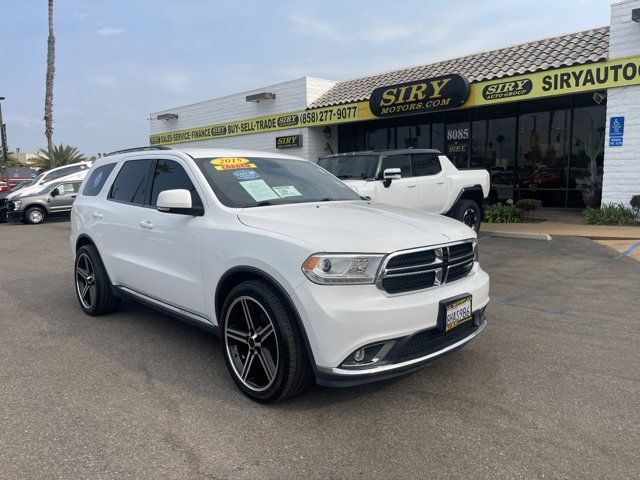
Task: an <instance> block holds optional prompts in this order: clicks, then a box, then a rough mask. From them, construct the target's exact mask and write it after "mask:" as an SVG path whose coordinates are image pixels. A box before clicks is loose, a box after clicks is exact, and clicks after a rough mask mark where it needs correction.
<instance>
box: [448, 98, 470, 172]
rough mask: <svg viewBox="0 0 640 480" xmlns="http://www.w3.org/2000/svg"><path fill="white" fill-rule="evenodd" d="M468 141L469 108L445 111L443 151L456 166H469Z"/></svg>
mask: <svg viewBox="0 0 640 480" xmlns="http://www.w3.org/2000/svg"><path fill="white" fill-rule="evenodd" d="M470 141H471V125H470V124H469V110H460V111H452V112H447V123H446V128H445V153H446V155H447V157H449V159H450V160H451V161H452V162H453V164H454V165H455V166H456V167H458V168H468V167H469V150H470V148H469V145H470Z"/></svg>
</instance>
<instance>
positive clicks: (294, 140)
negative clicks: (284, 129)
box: [276, 135, 302, 148]
mask: <svg viewBox="0 0 640 480" xmlns="http://www.w3.org/2000/svg"><path fill="white" fill-rule="evenodd" d="M301 146H302V135H286V136H284V137H276V148H299V147H301Z"/></svg>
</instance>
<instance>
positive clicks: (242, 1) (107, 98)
mask: <svg viewBox="0 0 640 480" xmlns="http://www.w3.org/2000/svg"><path fill="white" fill-rule="evenodd" d="M54 8H55V13H54V15H55V34H56V76H55V84H54V121H55V124H54V128H55V130H54V137H53V138H54V142H55V143H56V144H60V143H65V144H69V145H73V146H77V147H78V148H79V149H80V151H81V152H83V153H85V154H86V155H88V156H89V155H93V154H96V153H98V152H109V151H112V150H117V149H121V148H128V147H132V146H141V145H147V144H148V135H149V121H148V117H149V114H150V113H152V112H156V111H159V110H163V109H167V108H171V107H176V106H180V105H185V104H189V103H194V102H198V101H203V100H208V99H211V98H215V97H219V96H224V95H228V94H231V93H236V92H240V91H243V90H249V89H253V88H259V87H262V86H267V85H270V84H273V83H277V82H281V81H287V80H292V79H295V78H299V77H303V76H312V77H319V78H327V79H331V80H346V79H349V78H355V77H360V76H364V75H369V74H375V73H379V72H383V71H388V70H393V69H396V68H403V67H408V66H413V65H421V64H428V63H431V62H434V61H438V60H445V59H448V58H453V57H457V56H461V55H466V54H472V53H477V52H480V51H485V50H491V49H495V48H500V47H504V46H508V45H513V44H517V43H522V42H527V41H531V40H536V39H539V38H544V37H548V36H554V35H560V34H563V33H570V32H575V31H579V30H585V29H588V28H593V27H600V26H603V25H608V24H609V16H610V2H609V1H607V0H574V1H564V0H537V1H535V2H522V1H516V0H510V1H506V0H495V1H491V0H484V1H479V0H472V1H468V0H449V1H443V0H440V1H431V0H422V1H413V0H393V1H389V0H385V1H379V0H350V1H347V0H343V1H335V0H322V1H319V0H316V1H307V0H296V1H275V0H272V1H248V0H235V1H222V0H100V1H98V0H55V7H54ZM0 19H1V20H2V27H1V28H0V52H1V53H0V58H1V59H2V63H1V65H0V96H4V97H6V100H4V101H3V102H2V109H3V115H4V122H5V123H6V124H7V137H8V144H9V149H10V150H15V149H16V147H18V148H20V150H21V151H22V152H35V151H37V150H38V148H42V147H44V146H45V145H46V139H45V137H44V123H43V121H42V117H43V115H44V91H45V72H46V53H47V34H48V30H47V28H48V27H47V1H46V0H0ZM240 138H241V137H240ZM239 141H241V140H239ZM239 147H241V145H239Z"/></svg>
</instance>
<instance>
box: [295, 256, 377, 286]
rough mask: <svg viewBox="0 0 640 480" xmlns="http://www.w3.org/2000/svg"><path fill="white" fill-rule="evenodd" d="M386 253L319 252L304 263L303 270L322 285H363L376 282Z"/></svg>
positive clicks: (313, 280)
mask: <svg viewBox="0 0 640 480" xmlns="http://www.w3.org/2000/svg"><path fill="white" fill-rule="evenodd" d="M383 257H384V255H369V254H339V253H336V254H331V253H327V254H317V255H312V256H310V257H309V258H307V260H306V261H305V262H304V263H303V264H302V271H303V272H304V274H305V275H306V276H307V278H308V279H309V280H311V281H312V282H313V283H319V284H321V285H362V284H368V283H374V282H375V281H376V273H377V272H378V267H379V266H380V262H381V261H382V259H383Z"/></svg>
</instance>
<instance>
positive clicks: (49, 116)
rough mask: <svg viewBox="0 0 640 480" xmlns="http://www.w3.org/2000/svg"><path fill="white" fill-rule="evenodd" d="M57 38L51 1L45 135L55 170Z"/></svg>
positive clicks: (51, 163) (50, 165)
mask: <svg viewBox="0 0 640 480" xmlns="http://www.w3.org/2000/svg"><path fill="white" fill-rule="evenodd" d="M55 56H56V37H55V36H54V35H53V0H49V38H48V40H47V79H46V93H45V96H44V125H45V127H44V134H45V136H46V137H47V147H48V155H47V156H48V158H49V168H55V166H56V164H55V153H54V151H53V149H54V146H53V76H54V73H55V70H56V66H55Z"/></svg>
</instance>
